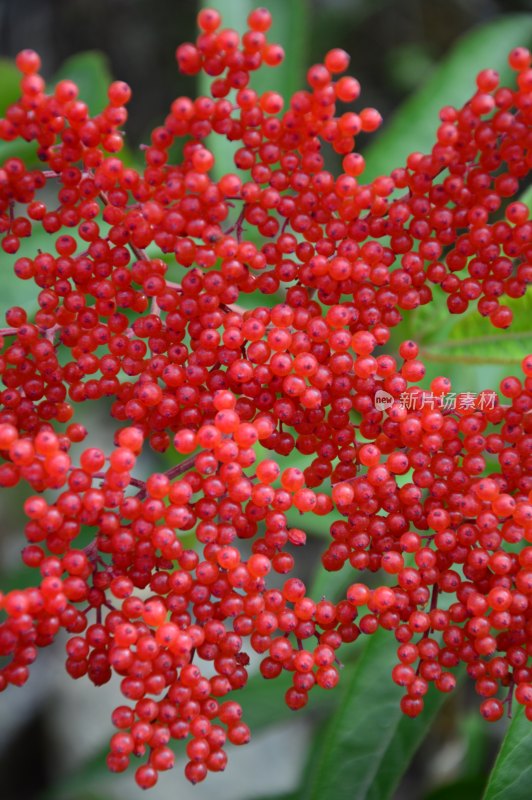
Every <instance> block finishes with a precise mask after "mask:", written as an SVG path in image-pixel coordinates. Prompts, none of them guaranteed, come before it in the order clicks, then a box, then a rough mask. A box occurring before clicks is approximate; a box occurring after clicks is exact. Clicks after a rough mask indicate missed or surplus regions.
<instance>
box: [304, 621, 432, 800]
mask: <svg viewBox="0 0 532 800" xmlns="http://www.w3.org/2000/svg"><path fill="white" fill-rule="evenodd" d="M396 646H397V643H396V642H395V641H394V638H393V636H390V634H389V632H387V631H382V630H381V631H378V632H377V633H376V634H374V635H373V636H372V637H371V639H370V641H369V642H368V644H367V645H366V647H365V648H364V650H363V652H362V655H361V656H360V659H359V660H358V662H357V663H356V665H355V668H354V670H353V673H352V676H351V680H350V682H349V684H348V685H347V687H346V692H345V695H344V698H343V701H342V704H341V706H340V707H339V709H338V711H337V712H336V714H334V716H333V717H332V718H331V720H330V722H329V725H328V727H327V729H326V731H325V732H324V733H323V744H322V747H321V748H318V751H317V752H316V753H315V755H314V758H313V760H312V763H310V764H309V768H308V770H307V775H306V780H305V782H304V784H303V787H302V790H301V794H300V797H301V800H303V798H304V800H337V798H340V797H342V798H343V797H347V796H349V797H352V798H356V800H370V799H371V800H386V798H388V797H390V796H391V794H392V792H393V790H394V788H395V787H396V786H397V784H398V782H399V780H400V778H401V776H402V774H403V773H404V771H405V769H406V768H407V766H408V763H409V761H410V759H411V758H412V756H413V755H414V753H415V751H416V749H417V748H418V746H419V744H420V742H421V741H422V739H423V737H424V735H425V733H426V731H427V729H428V727H429V726H430V724H431V722H432V720H433V719H434V717H435V716H436V714H437V713H438V710H439V708H440V707H441V705H442V703H443V702H444V697H442V696H441V695H438V694H435V695H434V696H432V694H429V695H428V696H427V697H426V698H425V700H426V707H425V712H424V714H422V715H421V716H420V717H418V718H417V719H415V720H410V719H408V718H406V717H404V716H403V714H402V712H401V710H400V707H399V701H400V698H401V693H402V692H401V689H400V688H399V687H398V686H396V685H395V684H394V683H393V681H392V679H391V676H390V671H391V668H392V665H393V663H394V661H395V649H396ZM346 787H350V788H349V795H346Z"/></svg>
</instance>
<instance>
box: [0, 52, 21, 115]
mask: <svg viewBox="0 0 532 800" xmlns="http://www.w3.org/2000/svg"><path fill="white" fill-rule="evenodd" d="M21 77H22V76H21V74H20V72H19V71H18V69H17V68H16V66H15V64H14V63H13V61H10V60H9V59H7V58H0V116H2V117H3V116H4V114H5V113H6V111H7V109H8V108H9V106H11V105H13V103H15V102H16V101H17V100H18V98H19V97H20V79H21Z"/></svg>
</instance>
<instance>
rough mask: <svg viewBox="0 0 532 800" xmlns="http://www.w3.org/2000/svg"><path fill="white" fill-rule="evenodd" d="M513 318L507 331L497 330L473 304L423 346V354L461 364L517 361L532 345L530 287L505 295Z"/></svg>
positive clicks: (531, 297) (434, 358)
mask: <svg viewBox="0 0 532 800" xmlns="http://www.w3.org/2000/svg"><path fill="white" fill-rule="evenodd" d="M504 305H506V306H508V307H509V308H511V310H512V312H513V315H514V318H513V322H512V324H511V326H510V328H509V330H508V331H501V332H500V333H497V332H496V331H497V329H496V328H494V327H493V325H492V324H491V323H490V321H489V319H488V318H486V317H482V316H481V315H480V314H479V313H478V311H477V309H476V308H471V310H470V311H469V312H467V313H466V314H464V315H462V316H461V317H460V318H459V319H458V320H457V321H456V322H454V323H452V319H451V326H450V327H449V326H448V327H447V331H446V334H447V335H446V338H445V339H441V338H438V340H437V341H435V342H432V343H431V344H430V345H429V346H428V347H426V348H423V349H422V355H423V356H424V358H426V359H428V360H431V361H438V362H443V363H445V362H449V363H456V362H459V363H461V364H485V363H487V362H489V363H490V364H520V363H521V360H522V358H523V356H524V355H525V354H526V353H527V352H530V350H531V349H532V331H531V329H530V319H531V317H532V291H531V290H529V291H528V292H527V293H526V294H525V296H524V297H520V298H517V299H514V298H510V299H506V298H505V302H504Z"/></svg>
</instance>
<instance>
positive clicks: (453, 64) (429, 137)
mask: <svg viewBox="0 0 532 800" xmlns="http://www.w3.org/2000/svg"><path fill="white" fill-rule="evenodd" d="M531 39H532V14H510V15H507V16H506V17H498V18H497V19H496V20H494V21H493V22H490V23H488V24H487V25H483V26H482V27H479V28H476V29H474V30H473V31H471V33H468V34H467V35H466V36H464V37H462V38H461V39H460V40H459V41H458V43H457V44H456V46H455V47H454V48H453V50H452V51H451V53H450V54H449V55H448V56H447V58H446V59H444V60H443V61H442V62H441V64H440V66H438V67H437V68H436V69H435V71H434V72H433V73H432V74H431V76H430V77H429V79H428V81H427V82H426V83H425V85H424V86H423V87H422V88H421V89H420V90H419V91H418V92H416V93H415V94H414V95H413V96H412V97H411V98H410V99H408V100H407V101H406V102H405V103H404V104H403V105H402V106H401V108H400V109H399V111H397V113H396V114H395V116H394V117H393V118H392V119H391V120H390V122H389V124H387V125H386V127H385V129H384V130H383V132H382V133H381V134H380V135H379V137H378V139H377V140H376V141H375V144H373V145H370V146H369V147H368V148H367V150H366V151H365V153H364V157H365V159H366V171H365V172H364V181H370V180H372V179H373V178H375V177H376V176H377V175H384V174H386V173H389V172H390V171H391V170H392V169H394V168H395V167H397V166H399V165H400V164H403V163H404V162H405V160H406V157H407V156H408V155H409V153H412V152H415V151H421V152H423V153H428V152H430V150H431V149H432V147H433V145H434V143H435V133H436V129H437V127H438V112H439V110H440V109H441V108H442V107H443V106H446V105H455V106H461V105H463V103H464V102H465V101H466V100H467V99H468V98H469V97H471V96H472V95H473V94H474V93H475V90H476V86H475V76H476V75H477V73H478V72H479V71H480V70H482V69H485V68H487V67H489V68H491V69H496V70H497V71H498V72H499V73H500V76H501V82H502V84H503V85H506V84H507V82H508V81H511V82H512V83H513V78H512V77H511V75H512V74H514V73H512V71H511V70H510V68H509V66H508V63H507V56H508V53H509V52H510V50H511V49H512V48H513V47H516V46H518V45H524V46H528V45H529V44H530V41H531Z"/></svg>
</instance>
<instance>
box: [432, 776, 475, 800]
mask: <svg viewBox="0 0 532 800" xmlns="http://www.w3.org/2000/svg"><path fill="white" fill-rule="evenodd" d="M485 785H486V776H485V775H472V776H470V777H467V778H459V779H458V780H456V781H453V782H452V783H446V784H445V785H444V786H438V788H437V789H435V790H434V791H433V792H430V794H427V795H425V797H424V800H480V798H481V797H482V791H483V789H484V787H485Z"/></svg>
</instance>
